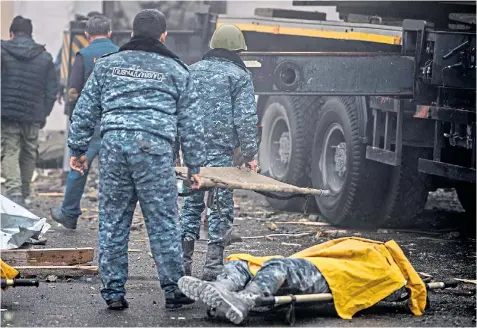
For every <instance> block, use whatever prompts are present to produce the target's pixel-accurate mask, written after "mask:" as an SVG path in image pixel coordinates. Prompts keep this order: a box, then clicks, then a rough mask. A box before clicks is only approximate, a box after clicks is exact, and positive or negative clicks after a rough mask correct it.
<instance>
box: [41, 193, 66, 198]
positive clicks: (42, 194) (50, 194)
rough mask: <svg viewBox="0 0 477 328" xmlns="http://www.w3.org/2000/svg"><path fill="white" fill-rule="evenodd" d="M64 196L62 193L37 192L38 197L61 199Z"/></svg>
mask: <svg viewBox="0 0 477 328" xmlns="http://www.w3.org/2000/svg"><path fill="white" fill-rule="evenodd" d="M64 195H65V194H64V193H62V192H39V193H38V196H40V197H63V196H64Z"/></svg>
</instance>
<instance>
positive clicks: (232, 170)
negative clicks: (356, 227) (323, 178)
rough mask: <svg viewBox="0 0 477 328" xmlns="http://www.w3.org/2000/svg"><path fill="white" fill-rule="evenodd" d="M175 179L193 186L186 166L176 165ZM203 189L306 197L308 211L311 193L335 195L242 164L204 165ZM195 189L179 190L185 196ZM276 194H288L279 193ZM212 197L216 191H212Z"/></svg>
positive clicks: (277, 196)
mask: <svg viewBox="0 0 477 328" xmlns="http://www.w3.org/2000/svg"><path fill="white" fill-rule="evenodd" d="M175 171H176V178H177V179H178V180H181V181H183V183H184V185H186V186H190V185H191V183H192V182H191V177H190V176H189V175H188V169H187V168H186V167H175ZM200 178H201V188H200V189H201V190H208V191H213V190H217V188H222V189H230V190H234V189H242V190H252V191H254V192H256V193H259V194H261V195H264V196H266V197H271V198H276V199H280V200H287V199H291V198H299V197H304V198H305V200H306V201H305V212H306V207H307V206H306V205H307V204H308V200H309V198H310V197H312V196H325V197H326V196H333V195H332V194H331V192H330V191H329V190H323V189H313V188H301V187H296V186H293V185H290V184H287V183H283V182H280V181H277V180H274V179H272V178H270V177H267V176H265V175H263V174H260V173H256V172H253V171H252V170H250V169H249V168H247V167H245V166H243V167H202V168H201V169H200ZM194 192H196V191H194V190H193V191H189V192H185V193H181V192H180V193H179V196H181V197H185V196H189V195H190V194H192V193H194ZM276 193H284V194H288V195H286V196H279V195H277V194H276ZM210 194H211V195H212V197H213V194H214V192H212V193H210Z"/></svg>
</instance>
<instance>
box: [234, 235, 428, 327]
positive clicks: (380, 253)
mask: <svg viewBox="0 0 477 328" xmlns="http://www.w3.org/2000/svg"><path fill="white" fill-rule="evenodd" d="M273 257H279V256H268V257H254V256H251V255H248V254H233V255H230V256H229V257H227V259H226V260H227V261H231V260H244V261H248V263H249V268H250V271H251V272H252V274H256V272H257V271H258V269H259V268H260V267H261V265H263V263H264V262H265V261H267V260H269V259H271V258H273ZM290 257H291V258H304V259H306V260H308V261H310V262H312V263H313V264H314V265H315V266H316V267H317V268H318V270H320V272H321V273H322V274H323V277H325V279H326V281H327V283H328V285H329V287H330V290H331V293H332V294H333V302H334V305H335V308H336V312H337V313H338V315H339V316H340V317H341V318H343V319H351V318H352V316H353V315H354V314H355V313H356V312H358V311H361V310H363V309H366V308H368V307H370V306H372V305H374V304H376V303H377V302H379V301H381V300H383V299H384V298H386V297H387V296H389V295H391V294H392V293H393V292H395V291H397V290H398V289H399V288H401V287H403V286H404V285H406V287H407V288H409V289H410V291H411V295H410V298H409V308H410V309H411V311H412V313H413V314H414V315H422V314H423V312H424V308H425V307H426V298H427V291H426V286H425V284H424V282H423V281H422V279H421V278H420V277H419V275H418V274H417V272H416V271H415V270H414V268H413V267H412V265H411V263H409V261H408V259H407V258H406V256H405V255H404V253H403V252H402V250H401V248H400V247H399V246H398V245H397V244H396V242H394V241H393V240H391V241H388V242H386V243H383V242H379V241H374V240H369V239H362V238H354V237H349V238H339V239H334V240H330V241H328V242H326V243H323V244H319V245H316V246H313V247H310V248H307V249H305V250H302V251H300V252H298V253H296V254H293V255H292V256H290Z"/></svg>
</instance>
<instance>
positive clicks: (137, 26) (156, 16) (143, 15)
mask: <svg viewBox="0 0 477 328" xmlns="http://www.w3.org/2000/svg"><path fill="white" fill-rule="evenodd" d="M165 31H166V17H165V16H164V14H163V13H161V12H160V11H159V10H156V9H144V10H142V11H140V12H139V13H138V14H137V15H136V17H134V21H133V34H134V36H142V37H148V38H154V39H159V38H160V37H161V34H162V33H164V32H165Z"/></svg>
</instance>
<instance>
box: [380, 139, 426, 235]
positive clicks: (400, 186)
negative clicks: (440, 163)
mask: <svg viewBox="0 0 477 328" xmlns="http://www.w3.org/2000/svg"><path fill="white" fill-rule="evenodd" d="M431 156H432V149H429V148H418V147H410V146H403V148H402V157H401V166H400V167H393V168H392V173H391V179H390V185H389V192H388V195H387V197H386V201H385V203H384V207H383V210H384V213H383V217H384V222H383V225H385V226H389V227H395V228H409V227H412V226H413V225H415V224H416V217H417V216H418V215H419V214H421V213H422V212H423V211H424V207H425V206H426V202H427V197H428V195H429V191H431V189H433V180H432V176H431V175H429V174H423V173H419V171H418V169H417V167H418V164H419V158H427V159H429V158H431Z"/></svg>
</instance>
